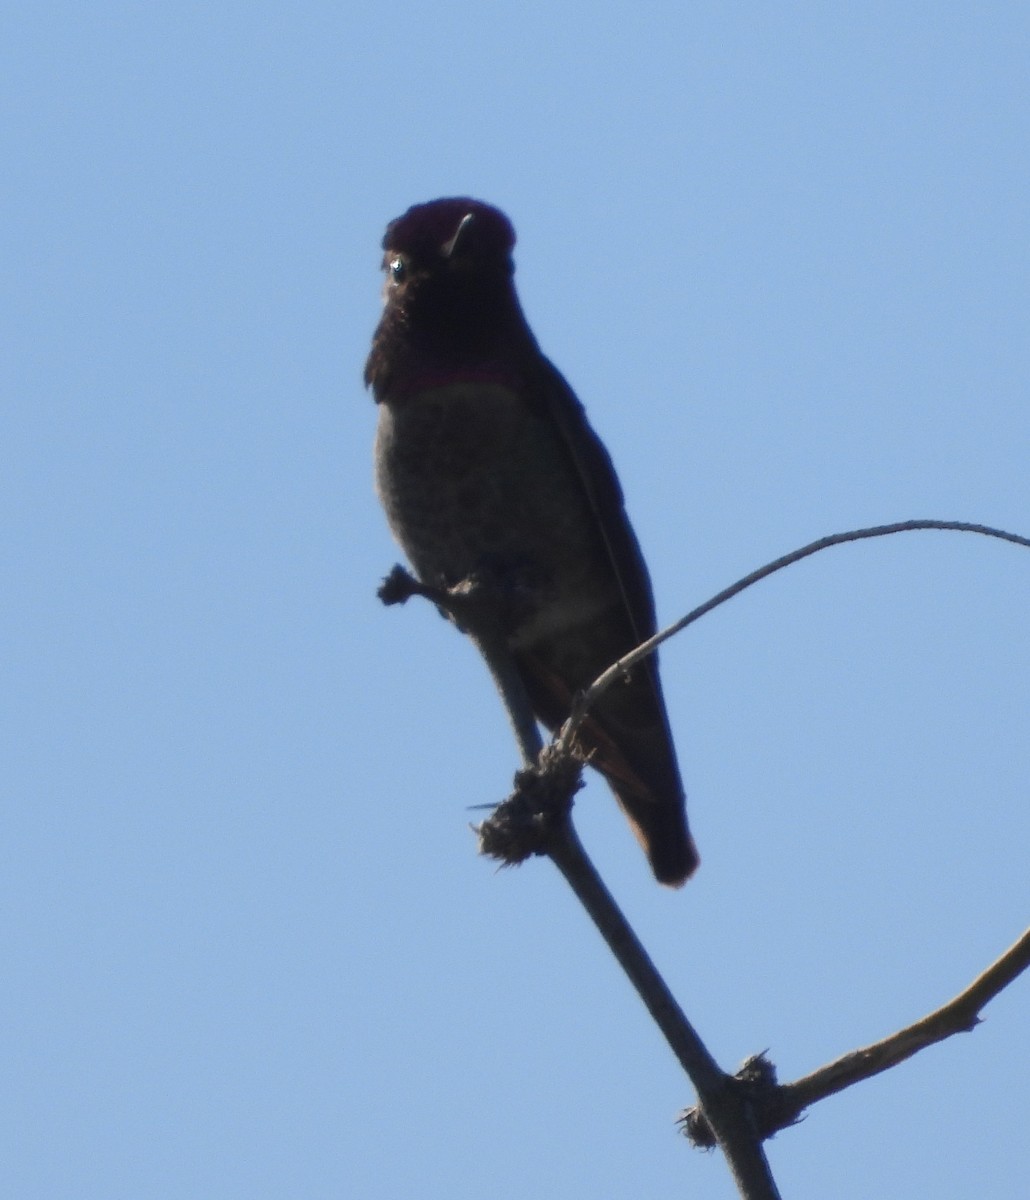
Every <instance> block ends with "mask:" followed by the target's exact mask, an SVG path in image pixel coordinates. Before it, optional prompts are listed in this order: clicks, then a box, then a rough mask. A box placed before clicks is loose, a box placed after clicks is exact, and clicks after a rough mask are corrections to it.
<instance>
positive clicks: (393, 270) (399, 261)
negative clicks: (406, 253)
mask: <svg viewBox="0 0 1030 1200" xmlns="http://www.w3.org/2000/svg"><path fill="white" fill-rule="evenodd" d="M387 269H388V270H389V272H390V280H391V282H392V283H402V282H403V280H404V276H405V275H407V273H408V264H407V263H406V262H405V261H404V259H403V258H391V259H390V265H389V267H388V268H387Z"/></svg>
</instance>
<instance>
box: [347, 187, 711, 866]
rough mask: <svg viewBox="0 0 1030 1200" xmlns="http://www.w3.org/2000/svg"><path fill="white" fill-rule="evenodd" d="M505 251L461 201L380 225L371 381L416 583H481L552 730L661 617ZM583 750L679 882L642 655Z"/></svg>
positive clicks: (502, 236) (582, 417)
mask: <svg viewBox="0 0 1030 1200" xmlns="http://www.w3.org/2000/svg"><path fill="white" fill-rule="evenodd" d="M514 245H515V231H514V229H513V228H512V226H511V223H510V222H509V221H508V218H507V217H506V216H505V215H504V214H503V213H501V212H500V211H498V210H497V209H496V208H493V207H491V206H490V205H488V204H484V203H482V202H481V201H477V200H470V199H467V198H453V199H443V200H433V201H431V202H429V203H428V204H418V205H415V206H414V207H412V208H410V209H408V211H407V212H406V213H405V214H404V215H403V216H401V217H398V218H397V219H396V220H395V221H393V222H391V223H390V225H389V226H388V227H387V230H386V235H385V237H384V238H383V248H384V250H385V252H386V253H385V256H384V258H383V268H384V270H385V272H386V284H385V288H384V295H385V302H384V310H383V314H382V318H381V320H380V322H379V325H378V328H377V329H376V332H375V335H374V337H373V341H372V349H371V353H370V354H369V357H368V362H367V364H366V366H365V383H366V385H367V386H370V387H371V389H372V393H373V395H374V397H375V400H376V402H377V404H378V406H379V423H378V429H377V434H376V445H375V462H376V485H377V489H378V492H379V496H380V499H381V500H382V503H383V506H384V508H385V509H386V515H387V518H388V520H389V523H390V527H391V529H392V531H393V533H394V536H395V537H396V538H397V540H398V541H399V542H400V544H401V546H402V547H403V549H404V551H405V553H406V554H407V556H408V558H409V560H410V561H411V564H412V566H413V567H414V569H415V572H416V573H417V575H418V576H419V578H420V579H421V580H422V582H423V583H426V584H431V585H433V586H434V587H438V588H452V587H454V586H455V585H457V584H459V583H462V582H463V581H466V580H469V579H475V578H483V577H486V578H488V579H489V580H490V584H491V587H492V589H494V594H495V595H496V596H498V597H499V602H498V607H497V620H498V622H499V624H500V626H501V636H502V639H503V641H504V643H505V647H506V650H507V651H508V652H509V653H510V655H511V660H512V662H513V664H514V668H515V671H516V672H517V675H518V677H519V678H520V679H521V683H522V686H523V688H524V691H525V694H526V696H527V697H528V700H529V702H530V704H531V705H532V709H533V712H534V714H535V716H536V718H537V719H538V720H539V721H540V722H542V723H543V724H544V725H545V726H546V727H547V728H548V729H549V730H551V731H552V732H553V731H555V730H557V729H558V728H559V727H560V726H561V724H562V722H563V721H564V720H565V719H566V717H567V716H568V715H569V710H570V707H571V704H572V700H573V698H574V696H575V695H576V693H577V692H579V691H581V690H582V689H584V688H585V687H587V686H588V685H589V684H590V683H592V682H593V680H594V679H595V678H596V677H597V676H598V675H599V674H600V673H601V672H602V671H603V670H604V669H605V668H606V667H608V666H610V665H611V664H612V663H613V662H615V660H616V659H618V658H619V657H620V656H622V655H623V654H625V653H627V652H628V651H629V650H632V649H633V647H634V646H636V645H638V644H639V643H640V642H642V641H643V640H644V639H645V638H647V637H650V636H651V634H652V633H654V631H655V612H654V600H653V597H652V594H651V583H650V579H649V577H648V573H647V568H646V566H645V565H644V560H643V557H642V555H641V553H640V547H639V545H638V544H637V540H636V537H635V536H634V533H633V530H632V528H631V527H630V524H629V520H628V518H627V516H626V511H625V508H624V507H623V498H622V490H621V488H620V486H619V482H618V479H617V478H616V475H615V471H614V469H613V467H612V463H611V459H610V458H609V457H608V453H607V451H606V450H605V448H604V446H603V445H602V444H601V441H600V439H599V438H598V437H597V435H596V434H595V433H594V431H593V429H591V427H590V425H589V424H588V422H587V418H586V414H585V412H584V410H583V407H582V405H581V404H580V402H579V400H578V399H577V398H576V396H575V394H574V393H573V391H572V389H571V388H570V387H569V385H568V384H567V383H566V382H565V380H564V379H563V378H562V376H561V375H560V374H559V373H558V371H557V370H556V369H555V368H554V366H552V365H551V363H550V362H548V360H547V359H546V358H545V357H544V356H543V354H542V353H541V352H540V349H539V347H538V346H537V343H536V339H535V338H534V337H533V334H532V332H531V331H530V328H529V326H528V324H527V323H526V319H525V317H524V316H523V314H522V309H521V307H520V305H519V300H518V297H517V295H516V292H515V286H514V283H513V279H512V276H513V273H514V264H513V261H512V249H513V247H514ZM500 598H503V602H502V601H501V599H500ZM580 740H581V742H582V743H583V745H584V747H585V748H586V749H587V750H588V751H590V752H592V757H591V759H590V765H591V766H593V767H595V768H596V769H597V770H598V771H600V772H601V774H603V775H604V776H605V778H606V779H607V780H608V783H609V784H610V785H611V788H612V790H613V791H614V793H615V795H616V797H617V799H618V801H619V803H620V805H621V806H622V809H623V811H624V812H625V814H626V816H627V817H628V818H629V822H630V824H631V825H632V827H633V831H634V833H635V834H636V836H637V838H638V839H639V840H640V842H641V844H642V846H643V848H644V850H645V852H646V854H647V857H648V860H649V861H650V864H651V867H652V870H653V871H654V874H655V876H656V877H657V878H658V879H659V880H660V881H661V882H662V883H666V884H671V885H674V886H678V885H680V884H682V883H683V882H685V881H686V879H687V878H688V877H689V876H690V875H691V873H692V872H693V870H694V868H695V867H696V866H697V862H698V858H697V852H696V850H695V849H694V843H693V841H692V839H691V837H690V834H689V832H688V830H687V821H686V811H685V803H684V794H683V785H682V783H681V781H680V775H679V769H678V767H677V764H676V753H675V750H674V748H673V743H672V736H671V734H670V732H669V720H668V716H667V714H666V711H665V703H664V700H663V698H662V690H661V685H660V683H659V678H658V665H657V661H656V659H655V657H654V656H651V657H650V658H648V659H647V660H645V661H644V662H643V663H641V664H640V665H639V666H637V667H635V668H633V670H632V671H631V672H630V673H629V675H628V677H627V678H626V679H624V680H621V681H619V682H617V683H615V684H614V685H613V686H612V687H611V688H610V689H609V690H608V692H607V693H605V694H604V696H603V697H602V698H601V699H600V701H599V702H598V703H597V705H596V706H595V707H594V708H593V710H592V712H591V715H590V716H589V718H588V720H587V722H586V723H585V725H584V726H583V728H582V731H581V734H580Z"/></svg>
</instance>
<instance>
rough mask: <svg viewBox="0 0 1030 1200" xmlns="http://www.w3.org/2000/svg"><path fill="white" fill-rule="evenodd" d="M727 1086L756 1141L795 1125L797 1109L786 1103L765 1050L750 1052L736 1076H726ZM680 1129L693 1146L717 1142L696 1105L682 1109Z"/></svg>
mask: <svg viewBox="0 0 1030 1200" xmlns="http://www.w3.org/2000/svg"><path fill="white" fill-rule="evenodd" d="M725 1083H726V1086H727V1087H728V1088H730V1089H732V1090H733V1091H734V1092H736V1094H737V1098H738V1101H739V1103H740V1104H741V1105H742V1106H743V1108H744V1111H745V1113H746V1114H747V1118H748V1122H749V1124H750V1125H751V1127H752V1130H753V1131H754V1134H755V1136H756V1137H757V1138H758V1140H759V1141H765V1140H766V1139H768V1138H771V1137H773V1136H774V1135H775V1134H776V1133H777V1132H778V1131H779V1130H781V1129H786V1128H787V1127H788V1126H790V1125H797V1124H798V1122H799V1121H800V1120H801V1114H800V1111H798V1110H797V1109H795V1108H794V1106H793V1105H791V1104H790V1103H789V1100H788V1097H787V1095H786V1093H785V1092H784V1089H783V1088H782V1087H780V1085H779V1083H778V1082H777V1079H776V1065H775V1064H774V1063H773V1062H772V1060H771V1059H770V1058H769V1056H768V1052H767V1051H764V1050H763V1051H762V1053H761V1054H753V1055H752V1056H751V1057H750V1058H749V1059H747V1061H746V1062H745V1063H744V1065H743V1066H742V1067H741V1068H740V1070H739V1071H738V1072H737V1073H736V1075H727V1076H726V1077H725ZM676 1123H677V1125H678V1126H679V1129H680V1132H681V1133H682V1134H683V1136H684V1137H685V1138H686V1139H687V1141H688V1142H690V1144H691V1145H692V1146H694V1147H695V1149H699V1150H712V1149H714V1148H715V1146H716V1145H717V1144H718V1142H717V1139H716V1136H715V1133H714V1131H713V1130H712V1127H711V1125H710V1124H709V1122H708V1118H707V1117H706V1116H705V1113H704V1110H703V1108H702V1107H701V1105H699V1104H695V1105H693V1106H692V1107H690V1108H687V1109H684V1110H683V1112H681V1113H680V1115H679V1117H678V1118H677V1121H676Z"/></svg>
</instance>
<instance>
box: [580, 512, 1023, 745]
mask: <svg viewBox="0 0 1030 1200" xmlns="http://www.w3.org/2000/svg"><path fill="white" fill-rule="evenodd" d="M920 529H941V530H950V531H952V532H957V533H979V534H982V535H983V536H984V537H993V538H1001V540H1002V541H1006V542H1013V543H1015V544H1016V545H1017V546H1027V547H1030V538H1026V537H1022V536H1021V535H1020V534H1018V533H1007V532H1006V531H1005V530H1004V529H995V528H993V527H992V526H990V525H974V524H971V523H970V522H968V521H931V520H926V521H921V520H920V521H897V522H895V523H894V524H892V525H872V526H870V527H869V528H867V529H851V530H848V531H847V532H845V533H831V534H829V535H827V536H826V537H821V538H819V539H818V541H815V542H809V543H808V545H807V546H802V547H801V549H800V550H792V551H791V552H790V554H784V555H783V557H782V558H777V559H775V560H774V561H773V562H771V563H766V565H765V566H764V567H759V568H758V570H757V571H752V572H751V574H750V575H745V576H744V578H743V579H738V580H737V582H736V583H734V584H731V585H730V586H729V587H728V588H724V589H723V590H722V591H721V592H719V593H718V595H716V596H713V597H712V598H711V599H710V600H706V601H705V602H704V604H700V605H698V607H697V608H695V609H692V610H691V611H690V612H688V613H687V615H686V616H685V617H681V618H680V619H679V620H678V621H674V622H673V624H672V625H670V626H669V627H668V628H667V629H662V630H661V631H660V632H658V633H656V634H655V635H654V637H651V638H648V640H647V641H646V642H642V643H641V644H640V645H639V646H637V648H636V649H635V650H632V651H630V653H629V654H625V655H623V657H622V658H620V659H619V661H618V662H616V663H613V664H612V666H610V667H609V668H608V669H607V670H606V671H605V672H604V673H603V674H601V675H599V676H598V677H597V679H595V680H594V682H593V683H592V684H591V685H590V687H588V688H587V689H586V691H585V692H583V693H582V694H581V695H580V696H579V697H578V698H577V699H576V702H575V703H574V704H573V706H572V713H571V714H570V716H569V719H568V720H567V721H566V722H565V724H564V725H563V726H562V729H561V732H560V734H559V736H558V738H557V744H558V745H559V746H569V745H571V743H572V741H573V739H574V738H575V736H576V733H577V731H578V730H579V728H580V726H581V725H582V724H583V722H584V720H585V719H586V716H587V713H588V712H589V711H590V709H591V707H592V706H593V705H594V704H595V703H596V702H597V699H598V697H599V696H601V695H602V694H603V693H604V692H606V691H607V690H608V688H609V687H611V685H612V684H613V683H614V682H615V681H616V680H617V679H620V678H622V676H623V675H625V674H626V672H627V671H628V670H629V669H630V668H631V667H633V666H634V665H635V664H636V663H638V662H640V661H641V660H642V659H644V658H647V656H648V655H649V654H652V653H654V651H655V650H656V649H657V648H658V647H659V646H660V645H661V644H662V642H665V641H668V640H669V638H671V637H673V636H674V635H675V634H677V633H679V632H680V631H681V630H683V629H686V627H687V626H688V625H693V623H694V622H695V621H697V620H700V618H701V617H703V616H705V615H706V614H707V613H710V612H711V611H712V609H713V608H718V607H719V605H720V604H725V603H726V601H727V600H732V599H733V597H734V596H736V595H738V594H739V593H740V592H743V591H744V590H745V589H746V588H749V587H751V586H752V584H755V583H758V582H759V581H760V580H762V579H765V578H767V577H768V576H769V575H773V574H775V572H777V571H781V570H782V569H783V568H784V567H790V566H793V564H794V563H796V562H800V561H801V560H802V559H803V558H808V557H810V556H811V555H813V554H817V553H818V552H819V551H820V550H828V549H829V548H830V547H831V546H839V545H842V544H843V543H844V542H859V541H863V540H864V539H866V538H874V537H885V536H887V535H888V534H892V533H909V532H912V531H915V530H920Z"/></svg>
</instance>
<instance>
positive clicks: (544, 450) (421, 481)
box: [375, 381, 618, 642]
mask: <svg viewBox="0 0 1030 1200" xmlns="http://www.w3.org/2000/svg"><path fill="white" fill-rule="evenodd" d="M375 460H376V486H377V489H378V492H379V495H380V498H381V500H382V503H383V506H384V508H385V510H386V514H387V518H388V520H389V522H390V527H391V529H392V530H393V533H394V535H395V536H396V538H397V540H398V541H399V542H400V543H401V545H402V546H403V548H404V550H405V552H406V554H407V555H408V557H409V559H410V560H411V563H412V565H413V566H414V568H415V570H416V571H417V573H418V574H419V576H420V577H421V578H422V579H424V580H425V581H426V582H431V583H433V584H436V585H437V586H453V585H454V584H456V583H459V582H460V581H462V580H464V579H468V578H469V577H471V576H487V577H488V578H490V579H491V580H492V581H494V582H496V583H498V584H499V585H500V586H507V587H510V588H511V589H513V590H514V591H516V592H518V593H520V595H519V597H518V599H520V600H523V601H525V604H524V610H525V613H526V616H525V619H524V620H523V622H522V624H521V625H520V626H519V629H518V631H517V638H518V641H520V642H521V641H523V640H525V639H527V638H528V639H530V640H532V639H533V638H535V637H537V636H540V635H542V634H543V633H550V632H555V631H558V630H560V629H562V628H565V627H568V626H569V625H574V624H576V623H578V622H579V621H582V620H586V619H589V617H590V616H591V615H592V614H593V613H594V612H597V611H599V610H600V609H601V608H603V607H604V606H605V605H606V604H608V603H610V602H611V599H612V597H613V596H614V595H615V594H616V593H617V591H618V585H617V580H616V579H615V576H614V573H613V571H612V568H611V564H610V561H609V559H608V555H607V550H606V547H605V542H604V536H603V531H602V530H601V528H600V526H599V524H598V521H597V518H596V516H595V514H594V511H593V509H592V507H591V504H590V501H589V498H588V496H587V493H586V490H585V488H584V486H583V483H582V480H581V479H580V477H579V474H578V472H577V470H576V467H575V464H574V461H573V459H572V457H571V455H570V453H569V451H568V448H567V447H566V446H565V445H564V442H563V440H562V437H561V434H560V431H559V430H558V428H557V427H556V425H555V424H554V423H553V422H552V421H551V420H550V419H549V418H548V416H547V414H546V406H542V405H538V406H530V405H528V404H527V403H525V401H524V399H523V398H522V397H521V396H520V394H519V392H518V390H517V389H516V388H514V387H509V386H506V385H504V384H500V383H491V382H482V381H477V382H458V383H450V384H447V385H442V386H436V387H431V388H427V389H425V390H422V391H419V392H414V393H409V394H407V395H406V396H404V397H403V399H401V400H398V401H396V402H391V401H390V399H389V398H387V399H386V400H385V401H384V402H381V403H380V405H379V426H378V430H377V434H376V446H375ZM515 632H516V631H514V630H513V634H514V633H515Z"/></svg>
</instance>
